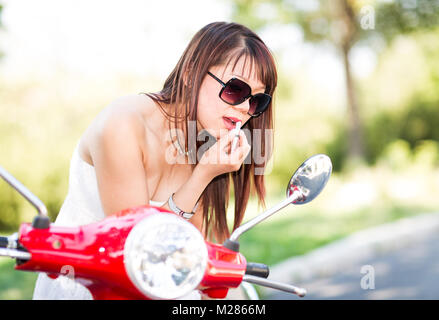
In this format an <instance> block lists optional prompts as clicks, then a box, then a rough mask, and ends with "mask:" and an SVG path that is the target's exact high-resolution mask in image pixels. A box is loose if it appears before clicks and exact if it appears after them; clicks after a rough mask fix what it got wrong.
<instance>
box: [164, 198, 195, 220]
mask: <svg viewBox="0 0 439 320" xmlns="http://www.w3.org/2000/svg"><path fill="white" fill-rule="evenodd" d="M173 196H174V193H173V194H171V196H170V197H169V199H168V205H169V208H171V210H172V211H174V212H175V213H176V214H178V215H179V216H180V217H182V218H185V219H186V220H189V219H190V218H192V216H193V215H194V213H195V212H185V211H183V210H181V209H180V208H179V207H177V205H176V204H175V202H174V199H173V198H172V197H173ZM197 207H198V203H197V205H196V206H195V208H194V211H195V210H196V208H197Z"/></svg>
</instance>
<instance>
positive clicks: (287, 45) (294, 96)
mask: <svg viewBox="0 0 439 320" xmlns="http://www.w3.org/2000/svg"><path fill="white" fill-rule="evenodd" d="M97 2H99V1H97ZM172 3H173V5H175V6H176V7H174V8H173V9H175V10H172V11H175V12H180V13H181V12H184V13H185V14H186V15H187V17H188V19H187V21H191V22H190V23H189V22H185V21H186V19H184V20H185V21H183V20H182V19H179V16H178V15H174V16H172V17H174V18H173V19H167V21H161V20H164V19H161V18H160V15H158V17H157V18H155V20H151V21H150V20H148V17H150V16H149V15H148V14H147V12H148V10H150V11H154V10H160V8H162V9H163V8H165V7H166V6H167V5H168V6H169V5H170V1H163V4H154V5H152V4H147V3H146V2H139V1H133V2H121V1H109V2H106V8H105V10H103V11H102V12H101V11H99V9H100V7H99V5H93V4H90V3H88V2H86V1H76V2H75V3H72V2H70V1H64V0H63V1H49V0H47V1H38V2H35V3H33V4H32V5H31V4H30V3H26V5H27V6H29V5H31V6H33V8H27V11H28V12H33V13H34V15H33V16H34V17H35V18H31V16H30V15H26V14H25V12H24V10H25V9H26V7H25V6H24V4H23V1H18V2H13V1H0V8H1V10H0V12H1V13H0V25H1V30H0V51H1V53H2V54H1V58H0V165H1V166H2V167H4V168H5V169H6V170H8V171H9V172H10V173H11V174H13V175H14V176H15V177H16V178H17V179H18V180H20V181H21V182H22V183H23V184H25V185H26V186H27V187H28V188H29V189H30V190H32V191H33V192H34V193H35V194H36V195H37V196H38V197H39V198H40V199H41V200H42V201H43V202H44V203H45V204H46V206H47V208H48V210H49V212H50V216H51V218H52V220H54V219H55V218H56V215H57V213H58V211H59V209H60V207H61V205H62V203H63V201H64V198H65V196H66V194H67V190H68V174H69V162H70V158H71V155H72V152H73V148H74V146H75V143H76V142H77V141H78V139H79V138H80V137H81V135H82V133H83V132H84V130H85V129H86V128H87V127H88V126H89V124H90V123H91V121H92V120H93V118H94V117H95V116H96V115H97V114H98V113H99V112H100V111H101V110H102V109H103V108H104V107H105V106H106V105H107V104H108V103H110V102H111V101H112V100H113V99H115V98H117V97H119V96H122V95H125V94H130V93H137V92H142V91H156V90H159V89H160V88H161V85H162V83H163V81H164V80H165V78H166V76H167V72H169V71H170V70H171V69H172V67H173V65H174V64H175V63H176V62H177V59H178V57H179V55H180V54H181V53H182V51H183V49H184V46H185V45H186V44H187V43H188V41H189V40H190V38H191V37H192V36H193V34H194V33H195V32H196V31H198V29H200V28H201V27H202V26H204V25H205V24H207V23H209V22H212V21H219V20H226V21H236V22H239V23H243V24H245V25H247V26H249V27H251V28H252V29H253V30H255V31H256V32H257V33H258V34H259V35H260V36H261V37H262V39H263V40H264V41H265V42H266V43H267V45H268V46H269V47H270V48H271V49H272V51H273V53H274V55H275V57H276V61H277V63H278V72H279V87H278V91H277V95H276V97H275V145H274V147H275V153H274V157H273V160H272V163H271V167H270V170H269V172H268V173H267V175H266V181H267V192H268V195H267V199H266V204H267V207H270V206H272V205H274V204H276V203H277V202H278V201H280V200H281V199H282V197H283V196H284V195H285V188H286V185H287V183H288V181H289V179H290V177H291V175H292V174H293V172H294V171H295V169H296V168H297V167H298V166H299V165H300V164H301V163H302V162H303V161H304V160H305V159H306V158H308V157H309V156H311V155H313V154H315V153H326V154H328V155H329V156H330V158H331V159H332V162H333V165H334V173H333V176H332V177H331V180H330V182H329V183H328V185H327V187H326V188H325V190H324V191H323V193H322V194H321V195H320V196H319V197H318V198H317V199H316V200H315V201H314V202H313V203H310V204H309V205H306V206H300V207H293V206H290V207H287V208H286V209H284V210H282V211H281V212H279V213H278V214H277V215H276V216H274V217H273V218H271V219H270V220H268V221H266V222H264V223H263V224H261V225H259V226H258V227H256V228H254V229H252V230H251V231H249V232H248V233H246V234H244V235H243V236H242V237H241V241H242V243H241V248H242V252H243V253H244V255H246V257H247V259H248V260H249V261H258V262H264V263H267V264H269V265H273V264H275V263H278V262H280V261H282V260H284V259H286V258H289V257H291V256H294V255H300V254H304V253H306V252H308V251H310V250H312V249H315V248H317V247H319V246H322V245H324V244H327V243H329V242H331V241H333V240H336V239H339V238H341V237H344V236H346V235H348V234H350V233H353V232H355V231H358V230H361V229H364V228H368V227H372V226H376V225H379V224H382V223H386V222H390V221H394V220H397V219H400V218H403V217H407V216H413V215H417V214H420V213H425V212H434V211H437V208H438V204H439V200H438V197H437V194H438V192H439V90H438V88H439V41H438V39H439V2H438V1H426V0H406V1H403V0H400V1H396V0H394V1H391V0H388V1H366V0H365V1H360V0H358V1H355V0H352V1H349V0H333V1H324V0H321V1H318V0H313V1H294V0H288V1H287V0H275V1H257V0H254V1H244V0H242V1H222V2H218V1H198V0H193V1H192V2H191V3H190V5H189V7H190V6H192V5H193V6H198V8H199V10H198V11H197V13H196V14H195V13H194V12H193V11H189V10H187V11H184V10H185V8H179V7H178V5H176V4H175V2H172ZM101 4H102V3H101ZM160 6H163V7H160ZM78 7H79V8H78ZM215 8H216V9H215ZM31 9H32V10H31ZM73 9H75V10H76V11H75V10H73ZM140 9H142V10H144V11H142V10H140ZM181 10H183V11H181ZM97 12H99V15H98V16H99V17H96V16H97ZM139 12H140V13H139ZM142 12H144V13H145V14H142ZM201 12H203V13H204V14H203V15H201V14H200V13H201ZM36 13H38V14H36ZM195 16H196V17H195ZM200 16H203V18H200ZM78 18H81V19H79V20H81V23H79V22H78ZM168 18H169V17H168ZM50 19H52V20H50ZM94 19H98V20H99V19H101V20H99V21H100V22H101V23H97V24H93V22H95V20H94ZM146 20H148V21H149V22H148V24H147V25H143V24H142V23H145V24H146V22H145V21H146ZM48 21H49V22H50V23H49V22H48ZM114 21H122V22H127V21H138V23H137V24H136V23H134V22H132V23H131V24H129V23H128V22H127V24H126V25H128V27H127V26H126V25H125V24H124V23H120V24H117V23H113V22H114ZM87 22H89V24H87ZM105 23H108V25H110V24H111V26H112V28H113V29H110V30H107V29H106V27H107V26H108V25H106V24H105ZM115 24H116V25H115ZM165 24H166V26H167V27H166V28H165ZM123 26H125V27H123ZM122 28H125V29H122ZM130 28H131V29H130ZM17 30H18V31H17ZM156 30H162V31H163V37H161V36H160V35H157V33H158V32H157V31H156ZM178 30H180V31H178ZM38 32H39V33H38ZM81 32H82V33H81ZM126 32H128V33H126ZM135 32H136V33H135ZM134 33H135V34H138V35H140V36H141V37H142V38H140V40H139V38H137V42H134V41H133V42H132V43H128V42H126V41H125V40H124V41H122V40H121V39H126V38H129V37H130V34H131V35H132V34H134ZM78 34H79V36H77V35H78ZM87 34H91V35H92V36H91V37H90V39H88V40H87V38H86V35H87ZM38 35H39V36H40V38H37V40H38V39H39V41H36V40H35V38H36V37H37V36H38ZM171 35H172V36H173V37H174V38H170V37H171ZM117 40H119V41H121V42H120V43H121V46H122V47H123V50H119V51H117V50H116V49H118V45H117V44H118V42H117ZM173 41H175V42H173ZM169 43H171V46H170V47H169ZM150 44H153V45H150ZM172 44H174V46H172ZM137 45H138V46H139V50H138V51H139V52H137V53H133V52H135V51H136V50H137ZM166 45H168V47H165V46H166ZM42 48H45V50H43V49H42ZM113 49H114V50H113ZM119 49H120V48H119ZM75 50H76V51H75ZM161 50H163V52H165V51H166V52H168V53H167V55H164V54H163V55H164V58H163V60H160V61H156V60H155V56H154V54H156V55H158V56H160V55H161V53H162V51H161ZM135 58H136V59H138V60H135ZM165 58H169V59H168V60H169V61H168V60H166V59H165ZM171 58H172V59H171ZM130 59H131V60H133V61H134V62H133V63H128V60H130ZM171 60H172V61H171ZM102 61H104V62H102ZM145 61H150V63H153V64H154V65H160V64H163V65H164V68H163V69H164V71H157V70H155V69H154V68H153V67H154V66H153V65H152V64H151V65H147V64H143V63H146V62H145ZM151 61H152V62H151ZM133 65H134V66H133ZM148 68H149V69H148ZM232 203H233V201H232ZM0 207H1V210H0V233H1V234H10V233H12V232H15V231H16V230H17V228H18V226H19V224H20V223H22V222H29V221H31V219H32V217H33V216H34V215H35V211H34V209H33V208H32V207H31V206H30V205H29V204H28V203H27V202H26V201H25V200H24V199H23V198H22V197H20V196H19V195H18V193H17V192H15V191H14V190H13V189H12V188H11V187H9V185H7V184H6V183H5V182H3V183H2V182H0ZM229 209H230V212H232V211H233V207H231V208H229ZM261 210H262V209H261V208H258V206H257V203H256V201H255V199H252V200H251V201H250V203H249V207H248V209H247V214H246V218H245V220H247V219H249V218H251V217H253V216H255V215H256V214H257V213H258V212H260V211H261ZM229 217H231V215H229ZM13 265H14V263H13V261H12V260H9V259H7V258H2V260H0V299H30V298H31V297H32V291H33V286H34V281H35V278H36V274H33V273H24V272H18V271H14V270H13Z"/></svg>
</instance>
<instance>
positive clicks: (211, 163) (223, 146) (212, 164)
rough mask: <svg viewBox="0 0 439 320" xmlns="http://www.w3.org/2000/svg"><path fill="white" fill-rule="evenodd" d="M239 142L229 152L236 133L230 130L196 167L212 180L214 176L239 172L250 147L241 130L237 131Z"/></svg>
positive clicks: (205, 154) (207, 151) (204, 155)
mask: <svg viewBox="0 0 439 320" xmlns="http://www.w3.org/2000/svg"><path fill="white" fill-rule="evenodd" d="M238 133H239V141H238V144H237V147H236V148H235V150H234V151H232V152H230V151H231V150H230V149H231V146H232V141H233V138H234V137H235V134H236V131H235V130H230V131H228V132H227V133H226V134H223V135H222V136H220V137H219V138H218V140H217V141H216V142H215V144H214V145H212V146H211V147H210V148H209V149H208V150H206V152H204V154H203V156H202V157H201V159H200V160H199V162H198V164H197V167H199V168H198V170H201V171H202V172H203V173H204V174H206V175H207V176H209V177H211V178H212V179H213V178H215V177H216V176H218V175H220V174H223V173H227V172H233V171H237V170H239V168H241V165H242V163H243V162H244V159H245V158H246V157H247V155H248V153H249V152H250V149H251V147H250V145H249V143H248V141H247V137H246V136H245V134H244V132H243V131H242V130H239V132H238Z"/></svg>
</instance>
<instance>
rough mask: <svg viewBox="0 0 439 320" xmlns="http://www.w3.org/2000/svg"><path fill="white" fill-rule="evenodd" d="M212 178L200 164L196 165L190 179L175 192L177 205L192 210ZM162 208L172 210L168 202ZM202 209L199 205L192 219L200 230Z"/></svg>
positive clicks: (188, 210)
mask: <svg viewBox="0 0 439 320" xmlns="http://www.w3.org/2000/svg"><path fill="white" fill-rule="evenodd" d="M211 180H212V178H211V177H210V176H209V175H208V174H206V173H205V172H204V171H203V170H200V167H199V166H196V167H195V169H194V171H192V175H191V176H190V177H189V179H188V180H187V181H186V182H185V183H184V184H183V185H182V186H181V187H180V188H179V189H178V190H177V191H176V192H175V194H174V197H173V199H174V202H175V204H176V205H177V207H178V208H180V209H181V210H183V211H185V212H192V211H193V209H194V207H195V205H196V203H197V201H198V199H199V198H200V196H201V194H202V193H203V191H204V189H206V187H207V185H208V184H209V183H210V181H211ZM200 201H201V200H200ZM162 208H165V209H167V210H170V211H172V210H171V209H170V208H169V205H168V203H167V202H166V203H165V204H164V205H163V206H162ZM201 209H202V206H201V205H199V206H198V208H197V210H196V211H195V214H194V215H193V217H192V218H191V220H190V221H191V222H192V224H193V225H195V226H196V227H197V228H198V229H199V230H200V231H202V230H201V227H202V219H203V217H202V214H203V212H202V210H201Z"/></svg>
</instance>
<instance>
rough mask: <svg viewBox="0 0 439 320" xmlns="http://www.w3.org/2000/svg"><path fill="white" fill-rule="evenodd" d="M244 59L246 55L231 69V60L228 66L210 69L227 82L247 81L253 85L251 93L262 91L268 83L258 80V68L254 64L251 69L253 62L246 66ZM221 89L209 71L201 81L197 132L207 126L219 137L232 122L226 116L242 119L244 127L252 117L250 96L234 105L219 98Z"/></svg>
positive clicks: (211, 132) (210, 131)
mask: <svg viewBox="0 0 439 320" xmlns="http://www.w3.org/2000/svg"><path fill="white" fill-rule="evenodd" d="M244 60H245V57H241V58H240V59H239V60H238V62H237V64H236V66H235V68H234V69H232V68H233V63H230V64H229V65H228V66H227V67H226V66H224V65H221V66H215V67H211V68H210V69H209V71H210V72H211V73H212V74H213V75H214V76H216V77H217V78H219V79H220V80H221V81H222V82H224V83H226V82H227V81H229V80H230V79H231V78H233V77H235V78H238V79H240V80H242V81H244V82H246V83H247V84H248V85H249V86H250V88H251V94H252V95H255V94H257V93H263V92H264V91H265V85H264V84H263V83H261V82H260V81H259V80H258V79H257V75H256V70H255V69H256V68H254V67H253V68H252V72H250V64H249V63H246V65H244ZM248 60H249V59H247V61H248ZM221 89H222V85H221V83H219V82H218V81H217V80H215V79H214V78H213V77H211V76H210V75H208V74H206V76H205V77H204V79H203V82H202V83H201V87H200V92H199V97H198V110H197V129H198V131H201V130H202V129H205V130H207V131H208V132H209V134H211V135H212V136H214V137H215V138H217V139H218V138H219V137H220V136H221V135H223V134H224V133H226V132H227V130H228V129H230V122H228V120H225V119H224V117H231V118H235V119H237V120H239V121H241V123H242V125H241V126H244V124H245V123H246V122H247V121H248V120H249V119H250V116H249V115H248V113H247V111H248V109H249V107H250V106H249V99H247V100H245V101H244V102H243V103H241V104H239V105H236V106H232V105H230V104H227V103H225V102H224V101H223V100H221V98H220V97H219V93H220V91H221Z"/></svg>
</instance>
